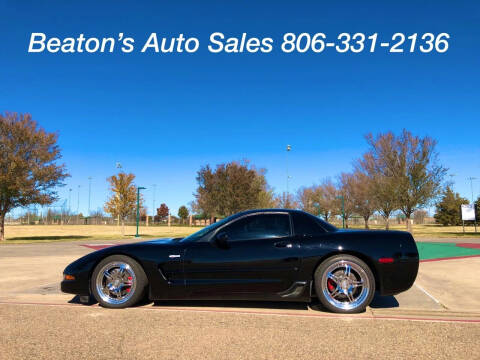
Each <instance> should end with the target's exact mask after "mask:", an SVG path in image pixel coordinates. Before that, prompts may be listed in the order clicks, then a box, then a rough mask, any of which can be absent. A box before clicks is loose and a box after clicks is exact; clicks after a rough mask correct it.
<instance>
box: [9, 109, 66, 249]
mask: <svg viewBox="0 0 480 360" xmlns="http://www.w3.org/2000/svg"><path fill="white" fill-rule="evenodd" d="M57 139H58V135H57V134H55V133H48V132H46V131H45V130H44V129H42V128H41V127H39V126H38V124H37V123H36V122H35V121H34V120H32V117H31V115H29V114H17V113H8V112H7V113H5V114H0V241H4V240H5V215H6V214H7V213H8V212H9V211H10V210H12V209H13V208H16V207H26V206H29V205H31V204H39V205H47V204H51V203H52V202H54V201H56V200H58V195H57V192H56V188H57V187H58V186H62V185H64V184H63V180H64V179H65V178H67V177H68V176H69V175H68V174H67V173H66V169H65V165H64V164H58V163H57V161H58V160H59V159H60V158H61V154H60V148H59V147H58V145H57Z"/></svg>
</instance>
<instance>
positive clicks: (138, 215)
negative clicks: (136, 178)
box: [135, 186, 146, 238]
mask: <svg viewBox="0 0 480 360" xmlns="http://www.w3.org/2000/svg"><path fill="white" fill-rule="evenodd" d="M145 189H146V188H145V187H142V186H138V187H137V233H136V234H135V237H136V238H138V237H140V235H138V223H139V222H140V190H145Z"/></svg>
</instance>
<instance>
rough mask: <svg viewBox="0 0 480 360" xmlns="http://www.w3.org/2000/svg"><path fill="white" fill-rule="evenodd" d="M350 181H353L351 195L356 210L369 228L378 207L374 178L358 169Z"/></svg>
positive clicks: (366, 227)
mask: <svg viewBox="0 0 480 360" xmlns="http://www.w3.org/2000/svg"><path fill="white" fill-rule="evenodd" d="M349 181H350V182H351V184H350V187H351V196H352V200H353V206H354V209H355V212H356V213H358V215H360V216H361V217H363V220H364V221H365V229H368V228H369V226H368V220H369V219H370V217H371V216H372V215H373V213H374V212H375V210H376V208H377V204H376V201H375V197H374V196H373V193H374V191H375V188H374V183H373V181H372V179H371V178H370V177H369V176H368V175H367V174H365V173H364V172H362V171H359V170H356V171H355V172H354V173H353V174H352V176H350V178H349Z"/></svg>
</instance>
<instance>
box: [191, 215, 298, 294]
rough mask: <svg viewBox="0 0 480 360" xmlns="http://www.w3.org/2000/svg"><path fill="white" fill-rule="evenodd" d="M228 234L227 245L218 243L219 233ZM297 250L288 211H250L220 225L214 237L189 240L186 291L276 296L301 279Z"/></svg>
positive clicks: (193, 292) (296, 242)
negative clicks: (216, 237) (202, 239)
mask: <svg viewBox="0 0 480 360" xmlns="http://www.w3.org/2000/svg"><path fill="white" fill-rule="evenodd" d="M225 234H226V236H227V239H226V243H225V246H219V244H218V243H217V242H216V241H215V236H218V235H222V236H224V235H225ZM299 251H300V249H299V244H298V241H296V240H295V238H294V237H293V234H292V230H291V220H290V216H289V214H288V213H283V212H271V213H253V214H248V215H246V216H243V217H241V218H238V219H235V220H233V221H232V222H230V223H228V224H226V225H224V226H223V227H221V228H219V229H218V230H217V231H216V232H215V234H213V236H212V239H210V241H198V242H194V243H192V244H189V246H188V247H187V249H186V251H185V259H184V274H185V284H186V287H187V293H188V294H189V296H190V297H191V298H197V299H212V298H219V299H226V298H231V299H242V298H245V297H247V298H252V297H259V298H262V297H267V298H268V297H269V296H272V295H273V296H274V295H275V294H278V293H281V292H283V291H285V290H287V289H289V287H291V286H292V284H293V283H294V282H295V280H296V279H297V274H298V270H299V268H300V258H299Z"/></svg>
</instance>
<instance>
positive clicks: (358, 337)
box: [0, 305, 480, 359]
mask: <svg viewBox="0 0 480 360" xmlns="http://www.w3.org/2000/svg"><path fill="white" fill-rule="evenodd" d="M0 314H1V318H2V326H1V327H0V348H1V349H2V351H0V359H112V358H117V359H118V358H128V359H312V358H322V359H339V358H340V359H342V358H343V359H347V358H357V359H367V358H368V359H372V358H378V359H387V358H388V359H407V358H408V359H412V358H421V359H472V358H475V357H477V358H478V354H479V353H480V342H479V341H478V338H479V336H480V326H479V324H478V323H474V324H469V323H454V322H433V321H420V322H419V321H404V320H390V321H386V320H376V319H352V318H316V317H300V316H278V315H255V314H253V315H252V314H241V313H240V314H239V313H221V312H220V313H218V312H193V311H172V310H164V309H159V310H155V309H154V310H145V308H133V309H127V310H116V311H112V310H107V309H102V308H99V307H95V308H91V307H90V308H89V307H80V306H69V307H67V306H38V305H35V306H29V305H1V306H0Z"/></svg>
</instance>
